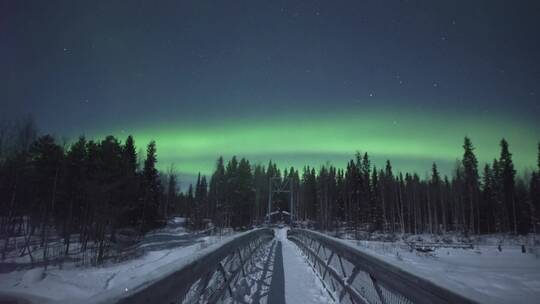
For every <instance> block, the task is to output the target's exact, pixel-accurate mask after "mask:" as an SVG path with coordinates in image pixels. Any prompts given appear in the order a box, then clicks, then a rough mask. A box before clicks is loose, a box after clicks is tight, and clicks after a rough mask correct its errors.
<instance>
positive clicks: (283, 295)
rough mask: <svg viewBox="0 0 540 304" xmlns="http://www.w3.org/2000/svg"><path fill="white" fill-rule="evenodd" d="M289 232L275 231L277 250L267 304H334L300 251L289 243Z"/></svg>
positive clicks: (283, 230)
mask: <svg viewBox="0 0 540 304" xmlns="http://www.w3.org/2000/svg"><path fill="white" fill-rule="evenodd" d="M287 230H288V229H286V228H283V229H276V230H275V234H276V239H277V242H278V246H276V251H277V252H276V259H275V260H274V263H275V264H274V276H273V279H272V284H271V288H270V294H269V296H268V303H276V304H280V303H291V304H292V303H315V304H317V303H321V304H323V303H331V302H333V301H332V299H331V298H330V297H329V296H328V294H327V293H326V291H325V289H324V287H323V286H322V284H321V282H320V281H319V278H318V277H317V276H316V274H315V272H314V271H313V269H312V268H311V266H309V265H308V264H307V262H306V259H305V258H304V257H303V256H302V254H301V253H300V251H299V249H298V247H297V246H296V245H294V244H293V243H292V242H291V241H289V240H288V239H287ZM279 263H281V265H280V264H279Z"/></svg>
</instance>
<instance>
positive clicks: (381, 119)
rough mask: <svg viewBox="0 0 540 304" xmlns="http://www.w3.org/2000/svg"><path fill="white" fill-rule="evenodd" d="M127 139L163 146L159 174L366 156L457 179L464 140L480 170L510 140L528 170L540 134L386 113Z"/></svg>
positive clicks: (530, 125)
mask: <svg viewBox="0 0 540 304" xmlns="http://www.w3.org/2000/svg"><path fill="white" fill-rule="evenodd" d="M477 116H478V115H477ZM128 133H130V134H133V135H134V137H135V141H136V143H137V145H138V148H139V149H140V148H143V145H145V144H146V143H148V142H149V141H150V140H152V139H153V140H155V141H156V142H157V148H158V160H159V167H160V169H161V170H166V169H167V168H168V167H169V166H170V165H171V164H174V166H175V169H176V170H177V171H178V172H180V173H183V174H187V175H193V174H196V173H198V172H201V173H203V174H210V173H211V172H212V170H213V168H214V166H215V161H216V159H217V158H218V157H219V156H220V155H222V156H224V157H225V159H228V158H229V157H231V156H232V155H237V156H239V157H246V158H248V159H249V160H250V161H251V162H253V163H259V162H260V163H262V164H266V163H267V162H268V161H269V160H273V161H276V162H277V163H278V165H279V166H280V167H281V168H285V167H289V166H294V167H295V168H302V167H303V166H305V165H309V166H312V167H315V168H318V167H319V166H320V165H322V164H325V163H327V162H329V163H331V164H333V165H335V166H337V167H343V166H345V165H346V162H347V161H348V160H349V159H351V158H352V157H353V156H354V154H355V153H356V151H360V152H362V153H363V152H368V154H369V155H370V156H371V157H372V159H373V164H374V165H376V166H377V167H379V168H381V167H382V166H384V162H385V160H386V159H390V160H391V161H392V163H393V166H394V168H395V169H396V170H397V171H414V172H418V173H419V174H421V175H422V176H423V175H424V174H425V173H426V172H428V171H429V170H430V168H431V163H432V162H436V163H437V164H438V165H439V167H440V168H441V169H442V171H443V172H444V173H445V174H451V170H452V168H453V167H454V165H455V161H456V160H458V159H460V158H461V155H462V147H461V145H462V141H463V137H464V136H469V137H471V138H472V140H473V143H474V145H475V147H476V151H475V152H476V155H477V157H478V158H479V161H480V164H481V165H483V163H484V162H486V161H491V160H492V159H493V158H495V157H498V154H499V141H500V139H501V138H502V137H504V138H506V139H507V140H508V141H509V143H510V148H511V152H512V153H513V156H514V162H515V163H516V167H517V168H518V169H520V170H523V169H526V168H532V167H533V166H534V165H535V163H536V152H537V150H536V144H537V142H538V138H539V128H538V126H537V125H535V124H534V122H531V121H530V120H521V121H520V120H517V119H515V120H509V119H502V118H501V117H500V115H492V114H490V115H486V117H485V118H478V117H472V116H471V117H466V116H464V115H463V114H459V115H458V113H451V111H445V113H441V112H435V111H431V112H420V111H409V112H407V111H405V110H402V111H399V112H396V111H393V112H392V111H388V109H386V110H384V109H380V110H371V111H369V112H361V111H350V112H348V113H345V112H342V113H338V112H334V113H331V112H327V114H323V113H322V112H321V111H317V112H316V113H310V114H304V115H301V114H296V115H295V114H289V115H267V116H266V117H263V118H259V117H250V118H248V117H237V118H228V119H224V120H217V121H213V122H208V121H200V122H196V121H191V122H189V121H188V120H185V121H184V122H183V123H166V124H160V125H149V124H146V126H139V127H136V128H129V129H127V130H122V131H118V132H116V133H115V135H117V136H118V137H119V138H121V139H122V138H124V137H125V136H127V134H128ZM100 136H101V135H100Z"/></svg>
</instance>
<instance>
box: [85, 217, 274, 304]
mask: <svg viewBox="0 0 540 304" xmlns="http://www.w3.org/2000/svg"><path fill="white" fill-rule="evenodd" d="M273 237H274V231H273V230H272V229H268V228H264V229H256V230H253V231H250V232H246V233H244V234H242V235H240V236H236V237H233V238H232V239H231V240H229V241H225V242H224V243H223V244H221V245H220V246H218V247H208V248H205V249H203V250H201V252H199V254H198V255H197V256H196V257H195V258H193V260H191V261H189V262H188V263H186V264H184V265H183V266H181V267H180V268H179V269H178V270H175V271H172V272H170V273H168V274H166V275H164V276H162V277H161V278H159V279H157V280H150V283H148V282H145V283H143V284H141V285H140V286H139V287H137V288H134V289H133V290H127V288H126V290H121V288H120V289H117V290H114V291H111V292H109V293H108V294H102V295H100V297H98V298H96V299H93V300H92V301H91V303H134V304H137V303H223V302H227V303H228V302H234V301H232V300H231V299H232V298H234V297H235V296H236V295H235V293H236V284H237V283H238V282H239V280H240V279H241V278H243V277H247V276H249V267H250V264H253V259H255V258H256V257H257V256H259V257H260V256H265V255H268V252H267V250H265V247H268V245H269V244H270V243H271V242H270V241H271V240H272V239H273ZM171 267H174V266H171Z"/></svg>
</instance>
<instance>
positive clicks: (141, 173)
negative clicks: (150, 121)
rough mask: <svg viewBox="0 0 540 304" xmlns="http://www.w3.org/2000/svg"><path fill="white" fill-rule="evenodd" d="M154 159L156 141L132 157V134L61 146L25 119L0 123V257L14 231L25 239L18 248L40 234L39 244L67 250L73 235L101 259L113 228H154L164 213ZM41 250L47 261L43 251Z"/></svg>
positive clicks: (114, 236) (83, 248)
mask: <svg viewBox="0 0 540 304" xmlns="http://www.w3.org/2000/svg"><path fill="white" fill-rule="evenodd" d="M156 161H157V159H156V144H155V142H150V143H149V144H148V146H147V150H146V158H144V160H142V161H140V162H138V158H137V154H136V150H135V144H134V141H133V138H132V137H131V136H129V137H127V139H126V140H125V142H124V143H121V142H119V140H118V139H116V138H115V137H113V136H107V137H106V138H104V139H102V140H100V141H94V140H87V139H85V138H84V137H81V138H79V139H78V140H77V141H75V142H74V143H72V144H70V145H66V144H64V145H60V144H59V143H58V142H57V141H56V140H55V138H53V137H52V136H51V135H41V136H38V131H37V129H36V127H35V125H34V123H33V122H32V120H30V119H28V120H24V121H19V122H17V123H13V124H10V125H8V124H5V125H4V126H2V128H0V236H1V237H2V240H3V241H4V242H3V244H4V248H3V250H2V258H4V257H5V254H6V251H7V249H8V244H9V240H10V237H13V236H20V235H24V236H25V237H26V238H25V240H26V243H27V244H26V247H25V249H24V250H23V252H21V254H24V253H25V250H27V251H26V252H30V256H31V249H30V246H28V245H29V244H30V242H31V239H35V238H36V237H39V240H40V247H42V248H43V247H46V246H47V244H48V241H49V240H50V239H55V238H57V237H61V238H62V239H63V240H64V244H65V254H66V255H68V254H69V250H70V242H71V240H72V236H73V235H75V236H76V237H77V241H78V242H79V243H80V246H81V247H82V248H80V249H79V250H82V251H84V250H86V247H87V245H88V244H89V243H91V244H92V245H93V246H92V247H93V249H95V255H96V257H95V258H96V260H97V262H100V261H101V260H102V259H103V258H104V257H105V255H106V252H107V250H108V248H109V247H110V245H111V244H112V243H114V242H115V241H116V235H117V234H116V232H117V231H118V229H119V228H122V227H132V228H134V229H136V231H138V232H139V233H140V234H143V233H145V232H146V231H148V230H150V229H152V228H155V227H158V226H159V225H161V224H162V223H163V221H162V219H163V218H164V214H163V213H162V212H160V210H159V208H160V207H162V206H161V205H160V203H161V201H163V200H162V197H161V196H162V195H163V190H162V186H161V181H160V177H159V172H158V171H157V169H156ZM140 163H142V166H141V165H140ZM141 167H142V168H141ZM42 252H43V254H44V255H45V256H44V257H43V259H45V260H46V258H47V257H46V254H47V250H42ZM31 257H32V256H31Z"/></svg>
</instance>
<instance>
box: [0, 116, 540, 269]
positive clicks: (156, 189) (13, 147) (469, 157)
mask: <svg viewBox="0 0 540 304" xmlns="http://www.w3.org/2000/svg"><path fill="white" fill-rule="evenodd" d="M500 149H501V150H500V157H498V158H497V159H494V160H493V162H492V163H489V164H486V165H484V166H482V167H480V165H479V163H478V160H477V158H476V156H475V154H474V146H473V143H472V142H471V140H470V139H469V138H465V139H464V144H463V156H462V159H461V161H460V162H459V163H458V164H457V166H456V168H455V170H454V172H453V174H452V176H451V177H447V176H441V174H440V173H439V171H438V169H437V166H436V164H433V167H432V168H431V176H430V177H429V178H420V177H419V176H418V175H417V174H416V173H401V172H395V170H393V168H392V165H391V162H390V161H387V162H386V165H385V166H384V167H383V168H377V167H375V166H374V165H373V164H372V163H371V161H370V159H369V156H368V154H367V153H363V154H360V153H357V154H356V156H355V157H354V158H353V159H351V160H350V161H349V162H348V163H347V164H346V166H345V167H344V168H336V167H334V166H332V165H324V166H321V167H320V168H318V169H317V170H316V169H315V168H310V167H307V166H306V167H304V168H302V169H301V171H300V170H299V169H297V168H288V169H285V170H283V172H282V171H281V170H280V169H278V166H277V164H276V163H274V162H269V164H268V165H267V166H263V165H261V164H250V162H249V161H248V160H247V159H245V158H242V159H237V158H236V157H232V158H231V159H230V160H228V161H227V162H225V161H224V159H223V158H222V157H220V158H219V159H218V160H217V164H216V167H215V170H214V172H213V174H212V175H211V176H210V177H209V179H207V178H206V177H205V176H201V175H199V176H198V178H197V182H196V183H195V184H194V185H190V186H189V187H188V188H187V189H185V191H182V192H181V191H179V186H178V183H177V177H176V175H175V173H174V170H173V169H172V168H171V170H169V172H162V173H160V172H158V170H157V169H156V163H157V148H156V143H155V142H153V141H152V142H150V143H148V144H147V146H146V153H144V152H143V153H137V152H136V151H137V150H136V146H135V143H134V140H133V138H132V137H131V136H128V137H127V138H126V139H125V140H123V142H122V141H121V140H119V139H117V138H115V137H113V136H107V137H105V138H103V139H101V140H89V139H86V138H84V137H80V138H79V139H78V140H76V141H75V142H73V143H70V144H65V143H64V144H61V143H59V142H58V140H56V139H55V138H54V137H52V136H50V135H39V134H38V131H37V128H36V127H35V125H34V124H33V122H32V120H23V121H19V122H18V123H12V124H5V125H3V126H1V127H0V236H1V237H2V240H3V241H4V242H3V244H4V247H5V248H4V250H2V254H3V255H4V254H5V252H6V250H7V247H8V245H7V244H8V243H9V239H10V237H13V236H16V235H19V236H20V235H25V236H26V240H27V241H28V242H30V239H31V237H32V238H36V237H39V239H40V240H41V244H40V245H41V246H47V241H48V240H49V239H50V238H51V237H52V235H51V234H54V236H55V237H60V238H61V239H63V242H64V245H65V254H66V255H67V254H68V253H69V250H70V242H72V239H73V236H75V237H76V238H77V240H78V242H79V243H80V244H81V246H82V250H84V248H85V247H86V244H88V243H92V244H94V246H95V248H97V250H96V258H97V260H98V261H99V260H101V259H103V257H104V256H105V255H106V251H107V249H108V248H109V246H110V245H111V244H114V243H115V242H116V237H117V232H118V231H119V230H120V229H123V228H130V229H132V230H133V231H137V232H138V233H139V234H140V235H142V234H144V233H145V232H147V231H149V230H150V229H153V228H156V227H159V226H160V225H163V224H164V222H165V219H167V218H168V217H169V216H170V215H179V216H184V217H187V218H189V224H190V226H191V227H192V228H194V229H203V228H206V227H208V226H209V223H212V224H213V225H214V226H217V227H235V228H241V227H250V226H252V225H256V224H259V223H262V222H263V221H264V219H265V216H266V214H267V213H268V210H267V208H268V207H267V206H268V197H269V187H270V184H272V185H273V186H272V187H273V188H275V189H286V190H292V194H291V193H285V192H283V193H275V194H274V195H273V196H272V197H273V199H272V210H271V211H275V210H289V203H290V199H291V198H292V200H293V202H294V204H293V210H292V213H293V214H294V217H295V219H296V220H299V221H302V222H304V223H309V224H310V225H311V226H312V227H314V228H316V229H321V230H331V229H335V228H339V227H348V228H353V229H355V230H357V231H359V230H363V231H380V232H390V233H444V232H449V231H457V232H462V233H467V234H482V233H494V232H509V233H514V234H524V233H529V232H537V229H538V228H539V218H540V144H539V147H538V149H539V151H538V153H539V155H538V168H537V170H535V171H534V172H532V174H531V175H530V176H528V177H518V176H517V175H516V170H515V168H514V165H513V162H512V154H511V153H510V149H509V145H508V143H507V142H506V141H505V140H504V139H503V140H501V142H500ZM180 153H181V152H180ZM140 154H143V155H140ZM28 251H30V248H29V247H28ZM43 252H46V250H44V251H43Z"/></svg>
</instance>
